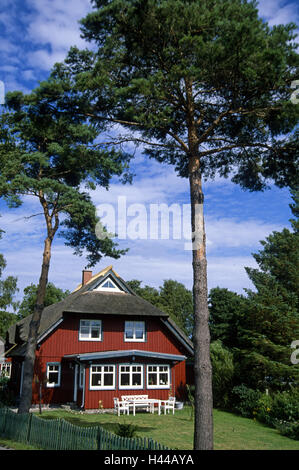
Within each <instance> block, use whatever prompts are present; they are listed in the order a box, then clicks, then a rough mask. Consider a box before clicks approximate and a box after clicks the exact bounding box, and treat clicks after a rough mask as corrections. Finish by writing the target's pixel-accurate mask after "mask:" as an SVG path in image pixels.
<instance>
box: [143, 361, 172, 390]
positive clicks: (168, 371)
mask: <svg viewBox="0 0 299 470" xmlns="http://www.w3.org/2000/svg"><path fill="white" fill-rule="evenodd" d="M151 367H157V371H152V370H150V368H151ZM160 367H161V368H162V367H167V372H166V371H164V370H160ZM165 373H167V376H168V383H167V384H160V374H165ZM150 374H156V375H157V385H150V384H149V375H150ZM170 378H171V375H170V366H169V364H148V365H147V368H146V386H147V388H148V389H162V388H167V389H168V388H170V386H171V384H170Z"/></svg>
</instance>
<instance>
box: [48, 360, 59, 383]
mask: <svg viewBox="0 0 299 470" xmlns="http://www.w3.org/2000/svg"><path fill="white" fill-rule="evenodd" d="M49 366H58V370H57V371H51V370H50V369H49ZM50 372H57V373H58V382H57V383H55V382H49V375H50ZM60 383H61V363H60V362H47V388H56V387H60Z"/></svg>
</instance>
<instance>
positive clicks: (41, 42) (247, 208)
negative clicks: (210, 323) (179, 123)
mask: <svg viewBox="0 0 299 470" xmlns="http://www.w3.org/2000/svg"><path fill="white" fill-rule="evenodd" d="M90 10H91V6H90V1H89V0H64V1H61V0H1V12H0V80H2V81H3V82H4V84H5V88H6V91H10V90H22V91H23V92H30V90H32V89H33V88H34V87H35V86H36V85H37V84H38V81H40V80H43V79H45V78H46V77H47V75H48V73H49V71H50V69H51V67H52V66H53V64H54V63H55V62H57V61H62V60H63V59H64V58H65V56H66V53H67V51H68V49H69V48H70V46H72V45H77V46H78V47H84V46H85V45H86V44H85V43H84V41H83V40H82V39H81V38H80V31H79V25H78V20H79V19H80V18H82V17H84V16H85V15H86V14H87V13H88V11H90ZM259 11H260V14H261V16H262V17H263V18H264V19H265V20H267V21H268V22H269V24H270V25H271V26H273V25H275V24H280V23H283V24H285V23H288V22H290V21H293V22H296V23H298V17H299V9H298V5H296V2H293V1H288V2H286V1H281V0H263V1H261V2H260V3H259ZM133 170H134V173H135V174H136V177H135V179H134V182H133V185H131V186H123V185H121V184H120V183H119V182H118V181H113V182H112V184H111V188H110V191H109V192H106V191H104V190H103V189H100V188H99V189H98V190H96V191H95V192H93V193H92V197H93V200H94V202H95V204H96V205H99V204H102V203H109V204H113V205H114V206H115V205H116V202H117V198H118V197H119V196H125V197H126V198H127V203H128V205H130V204H136V203H139V204H140V203H141V204H144V206H145V207H146V208H147V209H149V205H150V204H151V203H166V204H168V205H169V206H170V205H171V204H173V203H179V204H188V203H189V188H188V182H187V181H186V180H183V179H181V178H179V177H177V176H176V174H175V172H174V170H173V169H172V168H171V167H168V166H165V165H161V164H159V163H157V162H155V161H148V160H146V159H145V158H144V157H143V156H142V155H140V154H137V156H136V159H135V161H134V163H133ZM204 190H205V194H206V198H205V200H206V207H205V216H206V230H207V255H208V284H209V288H212V287H215V286H221V287H227V288H229V289H231V290H233V291H236V292H239V293H242V292H243V289H244V288H248V287H252V286H251V284H250V281H249V279H248V277H247V275H246V273H245V270H244V266H255V262H254V259H253V258H252V256H251V253H253V252H256V251H257V250H258V249H260V248H261V246H260V244H259V241H260V240H263V239H265V237H267V236H268V235H269V234H270V233H271V232H272V231H273V230H281V229H282V228H283V227H289V225H290V224H289V218H290V217H291V212H290V209H289V203H290V202H291V199H290V196H289V192H288V190H280V189H278V188H275V187H273V188H271V190H269V191H266V192H263V193H249V192H243V191H242V190H240V188H239V187H238V186H236V185H233V184H232V183H231V182H230V181H229V180H223V179H221V178H216V180H215V181H213V182H207V183H205V187H204ZM37 212H40V209H39V207H38V206H37V203H36V202H35V201H34V200H32V199H27V200H26V201H25V202H24V204H23V206H22V207H21V208H19V209H18V210H8V209H7V208H6V207H5V205H4V204H3V203H2V202H1V203H0V214H1V216H2V217H1V219H0V227H1V228H2V229H4V230H5V234H4V236H3V239H2V240H1V241H0V252H1V253H3V254H4V256H5V258H6V261H7V268H6V270H5V275H10V274H12V275H15V276H17V277H18V285H19V288H20V293H19V296H22V291H23V288H24V287H25V286H27V285H28V284H30V283H32V282H33V283H37V282H38V279H39V272H40V265H41V258H42V249H43V237H44V230H43V229H42V228H41V227H42V226H41V223H40V222H41V219H40V218H38V217H33V218H31V219H29V220H26V219H24V216H28V215H31V214H34V213H37ZM119 243H120V247H123V248H127V247H128V248H129V249H130V250H129V253H128V254H127V255H126V256H124V257H122V258H121V259H119V260H111V259H103V260H102V262H101V263H99V264H98V265H97V266H96V267H95V268H94V272H97V271H99V270H100V269H103V268H104V267H105V266H106V265H109V264H113V266H114V268H115V270H116V271H117V272H118V273H119V274H120V275H121V276H122V277H123V278H124V279H127V280H129V279H133V278H137V279H140V280H142V281H143V282H144V283H145V284H149V285H153V286H159V285H161V284H162V283H163V280H164V279H170V278H171V279H176V280H178V281H180V282H182V283H184V284H185V285H186V286H187V287H188V288H190V287H191V286H192V269H191V252H190V251H186V250H184V243H185V240H174V239H170V240H120V241H119ZM85 265H86V260H85V258H84V257H82V258H80V257H76V256H74V255H73V254H72V250H71V249H69V248H67V247H66V246H65V245H64V244H63V241H62V240H61V239H56V240H55V242H54V246H53V257H52V264H51V268H50V276H49V280H50V281H51V282H54V283H55V284H56V285H57V286H59V287H62V288H64V289H70V290H72V289H73V288H74V287H75V286H76V285H77V284H78V283H79V282H80V280H81V271H82V269H84V267H85Z"/></svg>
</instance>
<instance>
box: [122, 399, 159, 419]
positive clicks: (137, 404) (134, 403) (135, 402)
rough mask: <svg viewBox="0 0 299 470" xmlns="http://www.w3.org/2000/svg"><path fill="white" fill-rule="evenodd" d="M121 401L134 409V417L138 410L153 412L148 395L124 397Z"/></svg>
mask: <svg viewBox="0 0 299 470" xmlns="http://www.w3.org/2000/svg"><path fill="white" fill-rule="evenodd" d="M121 400H122V402H123V403H126V402H127V403H128V407H130V406H131V407H132V408H133V414H134V415H135V410H136V408H145V409H146V411H152V410H151V403H150V401H149V398H148V395H122V397H121Z"/></svg>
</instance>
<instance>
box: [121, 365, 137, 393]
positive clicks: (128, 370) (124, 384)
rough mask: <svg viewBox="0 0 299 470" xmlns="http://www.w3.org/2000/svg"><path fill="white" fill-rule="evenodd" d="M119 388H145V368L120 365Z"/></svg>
mask: <svg viewBox="0 0 299 470" xmlns="http://www.w3.org/2000/svg"><path fill="white" fill-rule="evenodd" d="M119 388H120V389H125V388H132V389H139V388H143V366H139V365H120V366H119Z"/></svg>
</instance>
